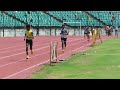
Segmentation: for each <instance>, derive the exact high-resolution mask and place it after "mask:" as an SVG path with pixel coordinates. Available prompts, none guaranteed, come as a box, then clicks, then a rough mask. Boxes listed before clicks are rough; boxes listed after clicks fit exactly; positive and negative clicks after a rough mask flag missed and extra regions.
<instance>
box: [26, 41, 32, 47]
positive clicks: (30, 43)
mask: <svg viewBox="0 0 120 90" xmlns="http://www.w3.org/2000/svg"><path fill="white" fill-rule="evenodd" d="M27 44H28V45H30V47H31V46H32V45H33V41H32V40H28V39H26V45H27Z"/></svg>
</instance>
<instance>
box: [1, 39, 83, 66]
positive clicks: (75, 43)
mask: <svg viewBox="0 0 120 90" xmlns="http://www.w3.org/2000/svg"><path fill="white" fill-rule="evenodd" d="M82 42H83V41H82ZM75 44H78V42H77V43H74V44H70V45H68V46H72V45H75ZM60 49H61V48H58V50H60ZM49 52H50V51H48V52H45V53H42V54H38V55H35V56H32V57H30V58H34V57H37V56H40V55H43V54H47V53H49ZM24 60H26V59H22V60H19V61H15V62H11V63H7V64H4V65H1V66H0V67H4V66H7V65H10V64H13V63H17V62H20V61H24Z"/></svg>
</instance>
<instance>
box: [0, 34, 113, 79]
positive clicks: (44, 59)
mask: <svg viewBox="0 0 120 90" xmlns="http://www.w3.org/2000/svg"><path fill="white" fill-rule="evenodd" d="M110 38H113V37H110ZM102 39H104V40H107V39H108V37H106V36H103V37H102ZM51 41H58V59H59V60H60V59H66V58H68V57H70V56H71V54H73V53H75V52H80V51H84V50H87V49H88V48H89V47H88V46H89V45H90V44H91V41H90V42H88V41H87V40H86V39H84V38H83V37H82V36H69V37H68V40H67V48H66V50H65V53H62V50H61V41H60V37H59V36H40V37H35V39H34V44H33V51H34V54H33V55H31V54H30V53H29V56H30V58H29V59H28V60H26V52H25V41H24V40H23V37H14V38H0V42H1V43H0V78H1V79H25V78H26V77H28V76H29V75H30V74H31V73H32V72H35V71H36V70H37V69H38V67H39V66H40V65H42V64H45V63H48V62H49V58H50V51H49V50H50V42H51ZM97 42H99V41H97Z"/></svg>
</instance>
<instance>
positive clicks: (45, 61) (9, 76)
mask: <svg viewBox="0 0 120 90" xmlns="http://www.w3.org/2000/svg"><path fill="white" fill-rule="evenodd" d="M103 40H107V39H103ZM90 44H91V43H88V44H87V45H84V46H81V47H80V48H84V47H85V46H88V45H90ZM80 48H79V49H80ZM77 49H78V48H77ZM77 49H75V50H77ZM69 53H70V51H69ZM66 54H68V53H66ZM63 55H65V54H62V55H59V56H58V57H61V56H63ZM47 62H49V59H48V60H47V61H44V62H42V63H38V64H36V65H33V66H31V67H28V68H26V69H24V70H22V71H19V72H17V73H14V74H12V75H9V76H7V77H5V78H2V79H8V78H10V77H12V76H15V75H17V74H19V73H22V72H24V71H27V70H29V69H31V68H34V67H37V66H39V65H42V64H44V63H47Z"/></svg>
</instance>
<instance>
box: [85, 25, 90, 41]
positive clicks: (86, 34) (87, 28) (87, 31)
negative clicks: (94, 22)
mask: <svg viewBox="0 0 120 90" xmlns="http://www.w3.org/2000/svg"><path fill="white" fill-rule="evenodd" d="M89 34H90V31H89V27H86V28H85V31H84V38H85V36H87V39H88V41H90V35H89Z"/></svg>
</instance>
